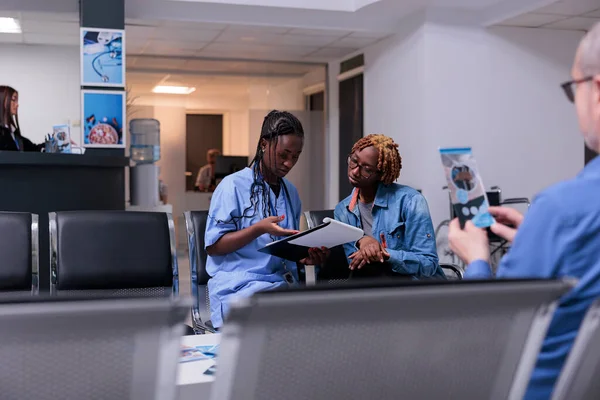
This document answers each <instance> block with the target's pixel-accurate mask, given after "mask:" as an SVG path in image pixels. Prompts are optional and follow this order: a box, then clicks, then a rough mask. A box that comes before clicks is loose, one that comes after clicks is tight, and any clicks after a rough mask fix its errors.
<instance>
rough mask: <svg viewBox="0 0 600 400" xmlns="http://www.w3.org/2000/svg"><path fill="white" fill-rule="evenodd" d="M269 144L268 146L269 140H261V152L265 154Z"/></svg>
mask: <svg viewBox="0 0 600 400" xmlns="http://www.w3.org/2000/svg"><path fill="white" fill-rule="evenodd" d="M267 144H268V142H267V140H266V139H260V148H261V150H262V151H263V152H265V151H266V149H267Z"/></svg>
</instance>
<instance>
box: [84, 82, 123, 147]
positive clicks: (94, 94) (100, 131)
mask: <svg viewBox="0 0 600 400" xmlns="http://www.w3.org/2000/svg"><path fill="white" fill-rule="evenodd" d="M81 109H82V110H83V115H82V118H81V125H82V127H81V135H82V138H81V143H82V145H83V147H111V148H125V145H126V143H125V142H126V137H127V135H126V132H125V129H126V127H125V92H122V91H109V90H82V91H81Z"/></svg>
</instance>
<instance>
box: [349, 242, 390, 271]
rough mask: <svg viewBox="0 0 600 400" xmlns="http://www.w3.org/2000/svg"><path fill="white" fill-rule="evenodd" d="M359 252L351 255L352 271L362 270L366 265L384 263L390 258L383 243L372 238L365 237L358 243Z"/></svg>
mask: <svg viewBox="0 0 600 400" xmlns="http://www.w3.org/2000/svg"><path fill="white" fill-rule="evenodd" d="M357 244H358V247H359V250H358V251H356V252H354V253H353V254H351V255H350V257H349V258H350V260H351V262H350V269H351V270H354V269H361V268H362V267H364V266H365V265H366V264H371V263H376V262H380V263H382V262H384V261H386V260H388V259H389V258H390V255H389V254H388V252H387V251H386V250H385V249H384V248H383V246H382V245H381V243H379V242H378V241H377V240H375V239H373V238H372V237H370V236H365V237H364V238H362V239H360V240H359V241H358V243H357Z"/></svg>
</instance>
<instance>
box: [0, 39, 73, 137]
mask: <svg viewBox="0 0 600 400" xmlns="http://www.w3.org/2000/svg"><path fill="white" fill-rule="evenodd" d="M0 53H1V54H2V62H0V85H8V86H12V87H13V88H15V89H16V90H17V91H18V92H19V123H20V124H21V133H22V134H23V136H25V137H27V138H29V139H30V140H31V141H33V142H34V143H41V142H43V141H44V136H45V135H46V134H47V133H51V132H52V126H53V125H58V124H64V123H68V122H69V121H70V122H71V123H75V124H79V121H80V119H81V115H80V114H81V112H80V108H81V106H80V102H81V97H80V78H79V48H78V47H75V46H72V47H71V46H32V45H17V44H0ZM80 134H81V131H80V129H79V126H77V127H72V130H71V136H72V137H73V140H75V141H76V142H77V143H80V140H81V138H80Z"/></svg>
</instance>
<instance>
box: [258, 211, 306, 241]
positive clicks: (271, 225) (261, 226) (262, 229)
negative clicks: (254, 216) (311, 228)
mask: <svg viewBox="0 0 600 400" xmlns="http://www.w3.org/2000/svg"><path fill="white" fill-rule="evenodd" d="M284 219H285V215H282V216H279V217H267V218H265V219H263V220H262V221H260V222H257V223H256V224H254V229H256V231H257V232H258V233H259V234H260V235H264V234H265V233H268V234H269V235H272V236H291V235H295V234H296V233H298V232H299V231H296V230H293V229H285V228H282V227H281V226H279V223H280V222H281V221H283V220H284Z"/></svg>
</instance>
